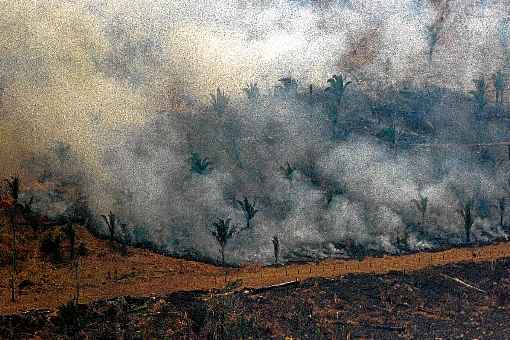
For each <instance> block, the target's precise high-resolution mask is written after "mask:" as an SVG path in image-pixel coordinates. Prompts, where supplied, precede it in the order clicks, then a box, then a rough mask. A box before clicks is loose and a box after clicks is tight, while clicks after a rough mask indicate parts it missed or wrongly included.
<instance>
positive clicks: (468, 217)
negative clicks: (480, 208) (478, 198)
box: [457, 199, 474, 243]
mask: <svg viewBox="0 0 510 340" xmlns="http://www.w3.org/2000/svg"><path fill="white" fill-rule="evenodd" d="M473 204H474V202H473V199H469V200H467V201H466V202H463V203H462V204H461V208H460V209H458V210H457V212H458V213H459V214H460V215H461V216H462V218H463V219H464V231H465V233H466V243H469V242H471V227H472V226H473V222H474V218H473V214H472V210H473Z"/></svg>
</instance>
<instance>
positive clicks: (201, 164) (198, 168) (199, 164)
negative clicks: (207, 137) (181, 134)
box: [191, 152, 211, 175]
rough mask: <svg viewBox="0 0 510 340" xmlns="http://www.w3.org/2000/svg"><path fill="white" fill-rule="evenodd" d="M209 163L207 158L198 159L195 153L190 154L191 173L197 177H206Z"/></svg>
mask: <svg viewBox="0 0 510 340" xmlns="http://www.w3.org/2000/svg"><path fill="white" fill-rule="evenodd" d="M210 165H211V164H210V162H209V160H208V159H207V158H200V155H199V154H198V153H196V152H193V153H192V154H191V172H194V173H196V174H199V175H206V174H208V173H209V171H210Z"/></svg>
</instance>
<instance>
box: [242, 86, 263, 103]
mask: <svg viewBox="0 0 510 340" xmlns="http://www.w3.org/2000/svg"><path fill="white" fill-rule="evenodd" d="M243 91H244V93H245V94H246V97H248V99H249V100H257V99H258V98H259V96H260V90H259V87H258V85H257V83H249V84H248V85H246V87H245V88H243Z"/></svg>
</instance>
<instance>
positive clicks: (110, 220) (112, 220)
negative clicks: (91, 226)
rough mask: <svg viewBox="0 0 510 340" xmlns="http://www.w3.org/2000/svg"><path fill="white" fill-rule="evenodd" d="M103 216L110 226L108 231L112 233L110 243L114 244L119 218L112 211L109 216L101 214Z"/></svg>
mask: <svg viewBox="0 0 510 340" xmlns="http://www.w3.org/2000/svg"><path fill="white" fill-rule="evenodd" d="M101 217H102V218H103V219H104V221H105V223H106V226H107V227H108V231H109V233H110V244H111V245H112V246H113V242H114V241H115V229H116V228H117V218H116V217H115V214H114V213H112V212H111V211H110V213H109V214H108V216H106V215H101Z"/></svg>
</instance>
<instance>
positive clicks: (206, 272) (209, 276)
mask: <svg viewBox="0 0 510 340" xmlns="http://www.w3.org/2000/svg"><path fill="white" fill-rule="evenodd" d="M89 242H90V243H89V244H93V242H95V246H94V249H93V252H94V254H91V255H90V256H88V257H87V258H85V259H84V263H83V265H82V274H81V277H82V282H81V298H80V302H90V301H93V300H97V299H103V298H112V297H116V296H123V295H124V296H125V295H132V296H150V295H154V296H157V295H161V294H166V293H171V292H175V291H183V290H197V289H203V290H206V289H211V288H221V287H223V286H224V285H225V283H226V282H228V281H234V280H241V281H242V282H241V284H242V286H244V287H252V288H255V287H266V286H270V285H275V284H279V283H285V282H289V281H295V280H304V279H307V278H311V277H337V276H341V275H345V274H348V273H386V272H389V271H415V270H420V269H423V268H426V267H430V266H440V265H445V264H449V263H458V262H465V261H475V262H480V261H495V260H497V259H499V258H504V257H510V243H509V242H505V243H499V244H494V245H488V246H482V247H472V248H456V249H450V250H446V251H441V252H434V253H417V254H411V255H404V256H385V257H382V258H365V259H364V260H363V261H356V260H326V261H323V262H320V263H318V264H314V263H305V264H291V265H287V266H282V267H262V266H249V267H243V268H240V269H222V268H219V267H215V266H212V265H207V264H203V263H198V262H193V261H185V260H178V259H174V258H170V257H164V256H161V255H157V254H154V253H151V252H149V251H146V250H140V249H133V250H131V251H130V255H129V256H128V257H121V256H120V255H118V254H116V253H113V252H111V251H110V253H109V252H108V246H107V245H106V244H104V243H103V241H97V240H96V241H94V240H93V239H90V240H89ZM105 249H106V250H105ZM31 261H32V262H30V263H29V264H28V265H25V268H24V269H23V271H22V272H21V273H20V275H18V277H19V281H18V282H21V281H22V280H25V279H26V280H30V281H31V282H32V285H31V286H30V287H29V288H26V289H24V290H22V291H21V292H20V293H21V294H20V295H19V299H18V302H17V303H16V304H13V303H11V302H10V300H9V296H10V291H9V274H8V273H9V271H8V268H6V267H4V268H1V269H0V277H1V286H0V298H1V302H2V303H1V305H0V314H10V313H15V312H20V311H25V310H28V309H56V308H57V307H58V306H59V305H61V304H63V303H66V302H67V301H69V300H70V299H71V297H72V296H73V291H74V280H73V276H72V275H71V269H70V268H69V266H68V265H65V264H63V265H59V266H53V265H50V264H49V263H47V262H42V261H41V260H37V259H33V260H31Z"/></svg>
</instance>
